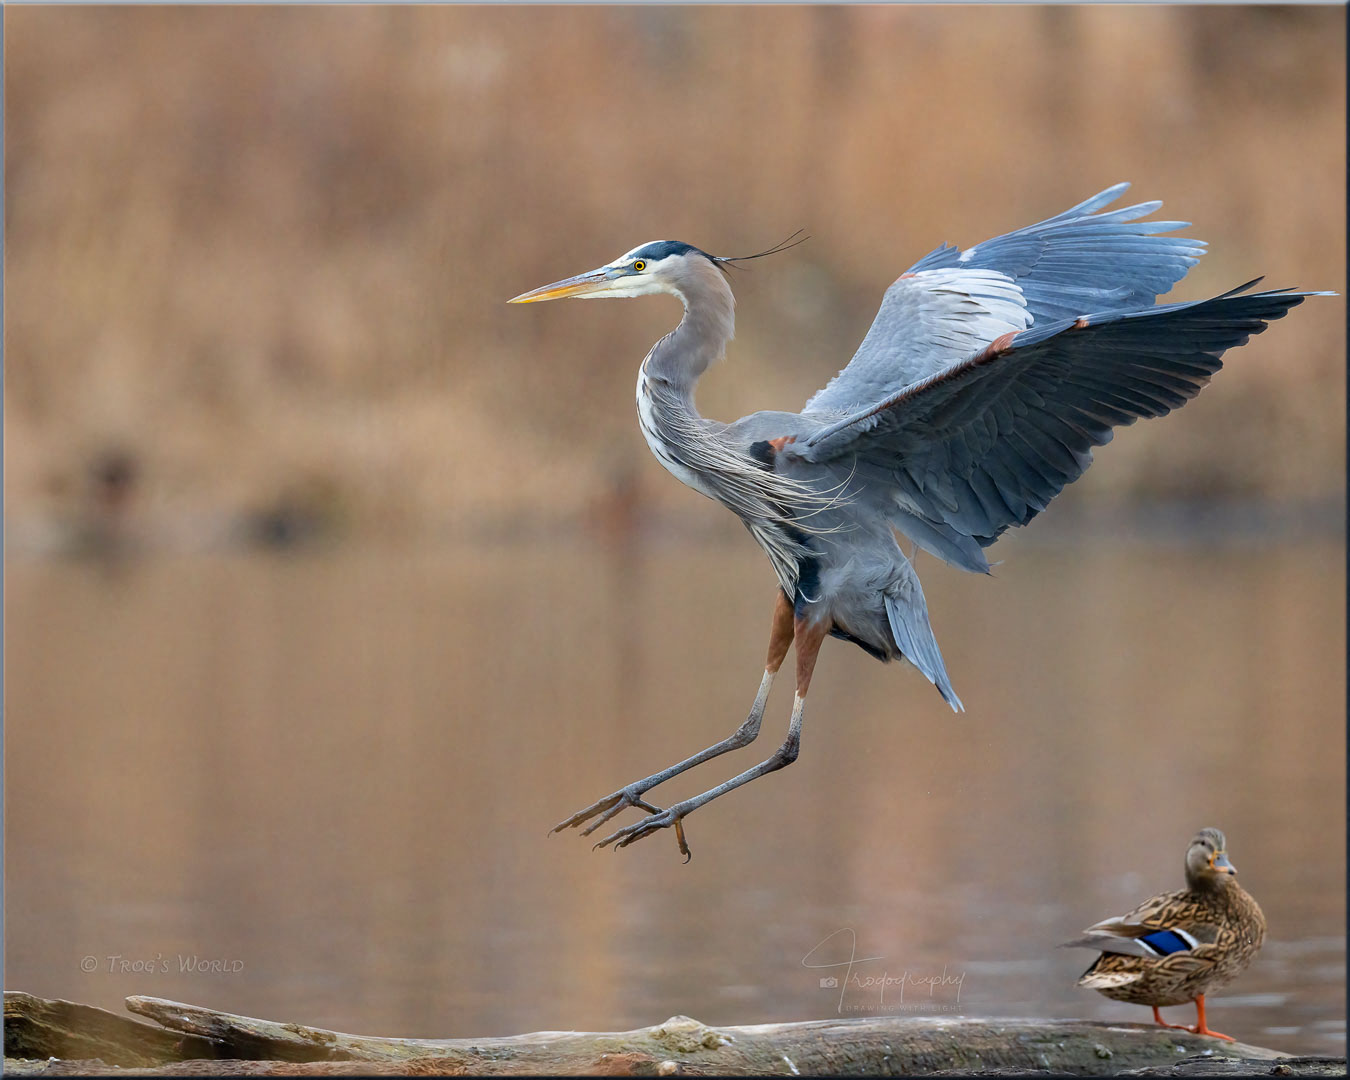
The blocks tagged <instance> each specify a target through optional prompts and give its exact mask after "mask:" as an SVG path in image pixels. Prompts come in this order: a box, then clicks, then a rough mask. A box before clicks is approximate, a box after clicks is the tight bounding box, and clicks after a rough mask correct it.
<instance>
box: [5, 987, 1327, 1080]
mask: <svg viewBox="0 0 1350 1080" xmlns="http://www.w3.org/2000/svg"><path fill="white" fill-rule="evenodd" d="M11 999H13V1007H11ZM42 1006H47V1007H45V1008H44V1007H42ZM127 1008H128V1009H130V1010H131V1011H132V1012H135V1013H139V1014H140V1015H143V1016H147V1017H149V1018H151V1019H153V1020H155V1021H157V1022H158V1023H160V1024H161V1025H162V1026H163V1027H164V1028H166V1029H169V1031H168V1032H162V1033H161V1034H162V1035H163V1036H164V1038H165V1039H167V1043H163V1042H162V1043H158V1044H156V1045H155V1049H156V1051H157V1052H158V1053H159V1055H160V1056H159V1057H158V1060H156V1061H154V1062H153V1063H152V1062H151V1061H148V1060H145V1057H146V1056H148V1052H147V1050H146V1047H147V1045H148V1044H147V1043H145V1042H144V1040H143V1036H142V1035H141V1030H142V1029H143V1030H144V1031H151V1032H154V1031H156V1029H154V1028H148V1027H146V1026H145V1025H143V1024H139V1023H136V1022H134V1021H129V1020H122V1019H121V1018H119V1017H115V1016H113V1015H112V1014H111V1013H106V1012H104V1011H103V1010H101V1009H90V1008H89V1007H88V1006H75V1005H71V1003H69V1002H46V1003H44V1002H42V1001H41V999H37V998H31V997H30V996H29V995H26V994H22V995H20V994H6V1002H5V1012H6V1025H5V1055H6V1058H7V1059H13V1058H29V1059H32V1058H47V1057H51V1056H55V1057H60V1058H70V1057H74V1056H79V1057H81V1058H83V1060H81V1061H56V1062H51V1061H14V1060H9V1061H7V1065H6V1068H7V1071H13V1072H16V1073H26V1074H33V1073H36V1072H42V1073H45V1074H49V1075H62V1074H63V1073H64V1074H67V1075H68V1074H69V1072H71V1071H79V1072H82V1073H85V1074H98V1073H100V1072H102V1073H105V1074H106V1073H108V1072H111V1071H113V1070H112V1069H111V1068H108V1066H111V1065H113V1064H114V1063H116V1064H122V1063H124V1062H127V1063H128V1064H131V1067H133V1068H135V1069H136V1070H137V1072H138V1073H140V1074H142V1075H145V1074H153V1072H154V1071H157V1070H153V1069H151V1068H147V1066H150V1065H152V1064H156V1065H162V1066H165V1067H164V1068H163V1070H162V1071H163V1072H164V1073H165V1074H168V1073H172V1074H174V1075H180V1076H181V1075H194V1074H195V1075H211V1076H233V1075H242V1074H243V1073H246V1072H247V1073H252V1074H255V1075H256V1074H265V1075H273V1076H283V1075H285V1076H297V1075H327V1076H339V1075H423V1076H435V1075H440V1076H455V1075H465V1074H474V1075H482V1074H496V1075H510V1074H529V1073H532V1074H536V1075H538V1074H546V1075H555V1076H556V1075H611V1076H642V1075H648V1076H671V1075H700V1074H703V1075H711V1074H716V1075H723V1076H726V1075H741V1076H751V1075H753V1076H795V1075H798V1074H816V1075H859V1074H873V1075H876V1074H883V1075H884V1074H910V1075H913V1074H929V1075H931V1074H935V1073H941V1072H944V1071H955V1072H961V1073H966V1074H969V1073H987V1074H990V1075H997V1074H998V1073H1011V1072H1019V1073H1023V1074H1025V1073H1036V1072H1054V1073H1059V1074H1061V1075H1062V1074H1066V1073H1072V1074H1076V1075H1082V1076H1089V1075H1109V1074H1118V1073H1122V1072H1125V1071H1127V1070H1132V1069H1135V1070H1144V1069H1150V1068H1154V1069H1162V1070H1167V1069H1171V1068H1172V1067H1174V1066H1176V1065H1177V1064H1178V1063H1179V1062H1180V1061H1181V1059H1182V1058H1183V1056H1186V1055H1203V1057H1202V1060H1216V1061H1222V1060H1229V1061H1233V1062H1235V1063H1238V1062H1240V1063H1241V1064H1242V1071H1243V1072H1248V1073H1250V1072H1251V1071H1253V1070H1254V1069H1259V1071H1260V1072H1262V1073H1267V1074H1268V1073H1269V1072H1270V1070H1271V1068H1272V1067H1273V1066H1280V1065H1281V1064H1282V1059H1281V1058H1280V1055H1279V1054H1278V1053H1277V1052H1276V1051H1273V1050H1267V1049H1264V1048H1262V1047H1256V1046H1247V1045H1245V1044H1242V1043H1227V1042H1221V1041H1219V1040H1216V1039H1210V1038H1204V1037H1201V1036H1196V1035H1192V1034H1190V1033H1189V1032H1186V1031H1176V1030H1168V1029H1164V1028H1159V1027H1155V1026H1153V1025H1142V1024H1102V1023H1096V1022H1091V1021H1084V1020H974V1019H965V1018H933V1017H924V1018H918V1017H903V1018H902V1017H868V1018H851V1019H840V1020H815V1021H806V1022H800V1023H783V1024H759V1025H754V1026H750V1027H719V1028H713V1027H709V1026H707V1025H705V1024H701V1023H699V1022H698V1021H697V1020H691V1019H690V1018H688V1017H684V1016H676V1017H672V1018H671V1019H670V1020H667V1021H666V1022H665V1023H664V1024H660V1025H657V1026H655V1027H650V1028H640V1029H638V1030H636V1031H626V1032H613V1033H598V1032H575V1031H541V1032H534V1033H532V1034H528V1035H518V1036H512V1037H509V1038H490V1039H392V1038H380V1037H373V1036H360V1035H346V1034H343V1033H340V1032H335V1031H326V1030H324V1029H322V1028H310V1027H305V1026H302V1025H299V1024H290V1023H278V1022H275V1021H270V1020H259V1019H255V1018H252V1017H246V1016H236V1015H233V1014H230V1013H222V1012H217V1011H215V1010H211V1009H204V1008H201V1007H199V1006H195V1005H185V1004H181V1003H179V1002H173V1001H165V1000H163V999H160V998H147V997H131V998H128V999H127ZM11 1015H13V1016H14V1018H15V1021H16V1023H19V1026H20V1027H21V1028H22V1030H20V1031H18V1032H16V1033H15V1035H14V1039H13V1041H11V1030H10V1028H11V1023H10V1018H11ZM91 1016H93V1017H94V1019H95V1022H96V1023H97V1024H98V1025H100V1027H99V1030H100V1031H101V1032H103V1033H104V1034H103V1041H102V1046H103V1050H102V1052H97V1053H90V1052H85V1053H82V1054H78V1055H74V1054H71V1053H70V1052H69V1051H68V1050H65V1051H61V1052H58V1051H57V1050H56V1047H57V1046H60V1047H66V1048H69V1047H86V1046H90V1045H92V1044H91V1043H88V1042H78V1043H77V1042H74V1041H72V1039H73V1037H74V1036H75V1035H79V1034H81V1032H80V1031H79V1030H73V1031H72V1030H66V1029H65V1028H64V1027H63V1026H62V1025H66V1024H75V1025H76V1027H77V1029H78V1026H79V1025H80V1024H82V1023H84V1022H85V1021H86V1020H87V1019H88V1018H89V1017H91ZM34 1018H36V1019H34ZM108 1020H114V1021H120V1022H121V1024H122V1025H130V1027H131V1028H135V1029H138V1030H137V1031H135V1032H128V1031H127V1030H126V1028H125V1027H121V1028H117V1029H114V1027H113V1026H112V1025H110V1024H109V1023H108ZM119 1032H120V1033H121V1034H122V1035H126V1036H128V1037H134V1038H135V1039H136V1040H137V1042H136V1043H135V1046H134V1049H135V1052H136V1053H138V1054H140V1055H141V1059H140V1060H137V1061H136V1062H135V1063H134V1064H132V1063H130V1062H128V1053H129V1050H128V1048H127V1047H124V1046H120V1045H118V1044H117V1039H116V1038H115V1037H114V1036H115V1034H116V1033H119ZM169 1032H173V1033H174V1034H172V1035H170V1034H169ZM44 1033H45V1034H44ZM44 1038H50V1039H51V1040H52V1041H51V1043H50V1045H47V1044H44V1043H43V1039H44ZM180 1040H182V1041H181V1042H180ZM92 1058H102V1059H103V1060H102V1061H101V1062H96V1061H92V1060H90V1059H92ZM193 1058H197V1059H201V1058H213V1059H216V1060H209V1061H208V1060H189V1059H193ZM1283 1060H1285V1061H1290V1060H1294V1059H1283ZM100 1065H102V1066H104V1067H103V1068H102V1069H100V1067H99V1066H100ZM68 1066H79V1068H78V1070H75V1069H74V1068H68ZM1340 1067H1341V1070H1342V1072H1343V1071H1344V1060H1343V1059H1341V1060H1340ZM1167 1074H1168V1073H1166V1072H1165V1071H1162V1072H1158V1073H1155V1074H1149V1075H1167ZM1290 1074H1291V1075H1313V1074H1312V1073H1304V1072H1303V1071H1302V1067H1301V1066H1300V1070H1299V1072H1297V1073H1295V1072H1293V1070H1292V1069H1291V1073H1290ZM1178 1075H1181V1074H1178ZM1210 1075H1220V1074H1219V1073H1212V1074H1210Z"/></svg>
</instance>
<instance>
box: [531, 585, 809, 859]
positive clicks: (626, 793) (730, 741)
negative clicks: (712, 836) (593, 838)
mask: <svg viewBox="0 0 1350 1080" xmlns="http://www.w3.org/2000/svg"><path fill="white" fill-rule="evenodd" d="M792 638H793V623H792V604H791V602H790V601H789V600H788V598H787V596H786V595H785V594H784V593H783V592H782V591H781V590H780V591H779V593H778V601H777V603H776V604H775V605H774V610H773V628H772V630H771V631H770V633H769V655H768V659H767V660H766V661H765V663H764V678H763V679H761V680H760V683H759V693H758V694H756V695H755V703H754V704H753V705H752V706H751V707H750V715H749V716H747V717H746V718H745V721H744V722H743V723H742V724H741V726H740V727H738V728H737V729H736V730H735V731H733V732H732V733H731V734H730V735H728V736H727V737H726V738H725V739H723V740H722V741H721V742H718V743H714V744H713V745H712V746H710V747H708V748H707V749H706V750H700V751H699V752H698V753H697V754H694V755H693V756H692V757H687V758H685V759H684V760H683V761H681V762H679V763H678V764H675V765H672V766H670V767H669V768H667V769H662V770H661V771H660V772H655V773H652V774H651V776H648V777H645V778H644V779H642V780H638V781H636V782H634V783H632V784H629V785H627V786H626V787H623V788H620V789H619V790H618V791H616V792H614V794H613V795H607V796H606V797H605V798H603V799H601V800H600V801H599V802H595V803H592V804H591V805H590V806H588V807H586V809H585V810H582V811H580V812H578V813H575V814H573V815H572V816H571V817H570V818H568V819H567V820H566V821H560V822H558V824H557V825H554V826H553V828H552V829H550V830H549V833H550V834H552V833H555V832H561V831H562V830H563V829H575V828H576V827H577V826H578V825H582V824H585V823H586V822H587V821H590V820H591V818H595V819H596V820H595V821H591V823H590V825H587V827H586V828H584V829H582V830H581V835H582V836H589V835H590V834H591V833H593V832H594V831H595V830H596V829H598V828H599V827H600V826H601V825H603V824H604V823H605V822H606V821H608V820H609V819H610V818H612V817H614V815H615V814H619V813H622V812H623V811H624V810H626V809H628V807H630V806H636V807H638V808H640V809H642V810H646V811H647V813H649V814H659V813H660V812H661V810H660V807H657V806H653V805H652V804H651V803H649V802H647V801H646V800H645V799H643V797H642V796H643V795H645V794H646V793H647V792H648V791H650V790H651V789H652V788H654V787H656V786H657V785H658V784H664V783H665V782H666V781H667V780H669V779H670V778H671V777H672V776H678V775H679V774H680V773H682V772H685V771H686V770H688V769H692V768H693V767H694V766H695V765H702V764H703V763H704V762H705V761H710V760H711V759H713V758H715V757H718V756H720V755H722V754H725V753H727V752H728V751H731V750H739V749H740V748H741V747H743V746H749V745H750V744H751V743H752V742H754V741H755V738H756V737H757V736H758V735H759V727H760V724H761V723H763V721H764V705H765V703H766V702H767V701H768V700H769V690H770V688H772V686H773V680H774V676H775V675H777V674H778V669H779V668H780V667H782V666H783V659H784V657H786V656H787V651H788V646H790V645H791V644H792Z"/></svg>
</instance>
